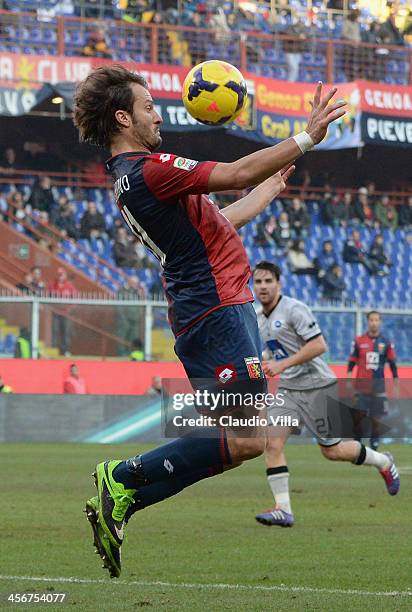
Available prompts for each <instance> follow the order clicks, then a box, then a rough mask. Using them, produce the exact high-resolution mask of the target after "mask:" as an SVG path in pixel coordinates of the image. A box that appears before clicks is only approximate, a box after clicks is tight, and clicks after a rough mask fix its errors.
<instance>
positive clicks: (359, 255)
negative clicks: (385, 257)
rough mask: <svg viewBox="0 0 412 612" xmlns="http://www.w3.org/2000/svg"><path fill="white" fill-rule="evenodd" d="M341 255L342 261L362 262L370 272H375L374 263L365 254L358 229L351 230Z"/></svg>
mask: <svg viewBox="0 0 412 612" xmlns="http://www.w3.org/2000/svg"><path fill="white" fill-rule="evenodd" d="M342 257H343V261H346V262H347V263H360V264H362V265H363V266H365V268H366V269H367V270H368V272H369V273H370V274H375V273H376V272H377V266H376V264H375V263H374V262H372V261H370V259H369V257H368V256H367V255H366V252H365V250H364V248H363V246H362V242H361V239H360V233H359V231H358V230H353V231H352V235H351V237H350V238H348V239H347V240H346V242H345V244H344V247H343V253H342Z"/></svg>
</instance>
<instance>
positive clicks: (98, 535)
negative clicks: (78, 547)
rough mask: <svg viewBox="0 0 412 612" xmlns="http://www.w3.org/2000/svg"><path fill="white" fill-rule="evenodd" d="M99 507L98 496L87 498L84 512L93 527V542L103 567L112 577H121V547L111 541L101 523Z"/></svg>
mask: <svg viewBox="0 0 412 612" xmlns="http://www.w3.org/2000/svg"><path fill="white" fill-rule="evenodd" d="M98 508H99V500H98V497H97V496H96V497H92V498H91V499H89V500H87V502H86V508H85V510H84V512H85V513H86V518H87V520H88V521H89V523H90V525H91V527H92V529H93V544H94V546H95V547H96V553H97V554H99V555H100V557H101V559H102V561H103V566H102V567H104V568H106V569H108V570H109V573H110V578H119V576H120V573H121V571H122V562H121V553H120V548H119V547H118V546H113V545H112V544H111V543H110V540H109V537H108V536H107V535H106V533H105V531H104V530H103V527H102V526H101V525H100V523H99V514H98Z"/></svg>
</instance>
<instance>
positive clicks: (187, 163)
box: [173, 157, 198, 170]
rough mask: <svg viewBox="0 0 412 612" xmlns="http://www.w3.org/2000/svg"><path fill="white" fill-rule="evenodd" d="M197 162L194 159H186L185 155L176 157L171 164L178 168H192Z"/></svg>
mask: <svg viewBox="0 0 412 612" xmlns="http://www.w3.org/2000/svg"><path fill="white" fill-rule="evenodd" d="M197 164H198V162H197V161H196V160H194V159H186V158H185V157H176V159H175V161H174V162H173V165H174V167H175V168H179V170H193V168H196V166H197Z"/></svg>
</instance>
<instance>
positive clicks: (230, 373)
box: [215, 363, 237, 385]
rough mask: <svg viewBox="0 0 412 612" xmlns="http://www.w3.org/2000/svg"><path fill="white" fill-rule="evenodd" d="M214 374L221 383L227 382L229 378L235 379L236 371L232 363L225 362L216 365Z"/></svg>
mask: <svg viewBox="0 0 412 612" xmlns="http://www.w3.org/2000/svg"><path fill="white" fill-rule="evenodd" d="M215 375H216V378H217V379H218V381H219V382H221V383H222V385H224V384H225V383H227V382H229V380H231V381H234V380H236V379H237V372H236V368H235V366H234V365H233V363H225V365H221V366H218V367H217V368H215Z"/></svg>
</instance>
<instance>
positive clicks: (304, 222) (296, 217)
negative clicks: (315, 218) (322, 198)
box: [288, 198, 310, 238]
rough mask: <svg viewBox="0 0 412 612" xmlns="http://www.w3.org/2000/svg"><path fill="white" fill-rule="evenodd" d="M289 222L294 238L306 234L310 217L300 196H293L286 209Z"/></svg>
mask: <svg viewBox="0 0 412 612" xmlns="http://www.w3.org/2000/svg"><path fill="white" fill-rule="evenodd" d="M288 215H289V223H290V226H291V228H292V234H293V235H294V237H295V238H302V237H305V236H307V233H308V231H307V230H308V227H309V225H310V218H309V215H308V212H307V210H306V206H305V205H304V203H303V202H302V200H301V199H300V198H293V200H292V206H291V207H290V208H289V210H288Z"/></svg>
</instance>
